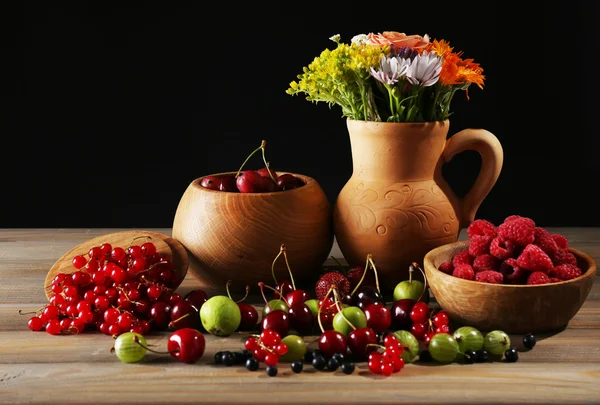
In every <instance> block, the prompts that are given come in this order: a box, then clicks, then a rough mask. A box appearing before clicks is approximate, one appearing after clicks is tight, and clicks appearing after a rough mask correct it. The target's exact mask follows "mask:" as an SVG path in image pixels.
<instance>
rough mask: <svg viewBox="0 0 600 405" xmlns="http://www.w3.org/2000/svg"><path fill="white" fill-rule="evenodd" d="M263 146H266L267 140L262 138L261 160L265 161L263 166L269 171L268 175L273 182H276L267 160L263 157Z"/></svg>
mask: <svg viewBox="0 0 600 405" xmlns="http://www.w3.org/2000/svg"><path fill="white" fill-rule="evenodd" d="M265 146H267V141H265V140H263V141H262V144H261V149H262V158H263V162H265V167H266V168H267V171H268V172H269V177H271V179H272V180H273V181H274V182H275V183H277V179H276V178H275V176H273V173H272V172H271V169H270V168H269V162H267V158H266V157H265Z"/></svg>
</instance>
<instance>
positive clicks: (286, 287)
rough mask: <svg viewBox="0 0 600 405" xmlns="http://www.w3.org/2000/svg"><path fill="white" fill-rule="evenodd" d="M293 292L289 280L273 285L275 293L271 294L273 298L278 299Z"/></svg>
mask: <svg viewBox="0 0 600 405" xmlns="http://www.w3.org/2000/svg"><path fill="white" fill-rule="evenodd" d="M293 290H294V287H293V286H292V282H291V281H290V280H282V281H280V282H278V283H276V284H275V291H276V292H274V294H273V297H274V298H276V299H277V298H280V297H285V296H287V295H288V294H289V293H290V292H292V291H293Z"/></svg>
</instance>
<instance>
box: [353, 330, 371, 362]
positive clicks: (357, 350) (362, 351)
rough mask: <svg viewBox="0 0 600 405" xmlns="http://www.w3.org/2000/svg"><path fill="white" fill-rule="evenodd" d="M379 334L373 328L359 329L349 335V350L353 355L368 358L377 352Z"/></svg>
mask: <svg viewBox="0 0 600 405" xmlns="http://www.w3.org/2000/svg"><path fill="white" fill-rule="evenodd" d="M377 343H378V339H377V333H376V331H374V330H373V329H372V328H369V327H365V328H357V329H355V330H353V331H352V332H350V333H349V334H348V348H349V349H350V352H352V354H354V355H356V356H358V357H360V358H366V357H367V356H368V355H369V353H371V352H373V351H375V350H377Z"/></svg>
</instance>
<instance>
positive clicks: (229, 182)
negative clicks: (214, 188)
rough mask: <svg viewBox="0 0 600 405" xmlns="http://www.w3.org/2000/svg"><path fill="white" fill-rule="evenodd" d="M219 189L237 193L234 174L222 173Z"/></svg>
mask: <svg viewBox="0 0 600 405" xmlns="http://www.w3.org/2000/svg"><path fill="white" fill-rule="evenodd" d="M219 191H227V192H230V193H237V192H238V191H239V190H238V188H237V181H236V179H235V176H232V175H229V174H224V175H222V176H221V183H220V184H219Z"/></svg>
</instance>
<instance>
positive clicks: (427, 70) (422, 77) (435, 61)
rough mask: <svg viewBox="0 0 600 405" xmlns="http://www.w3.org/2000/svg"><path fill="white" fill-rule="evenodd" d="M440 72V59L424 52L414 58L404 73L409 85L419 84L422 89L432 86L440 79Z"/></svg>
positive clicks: (431, 53) (435, 55) (433, 54)
mask: <svg viewBox="0 0 600 405" xmlns="http://www.w3.org/2000/svg"><path fill="white" fill-rule="evenodd" d="M441 71H442V58H441V57H440V56H439V55H437V54H435V53H433V52H427V51H424V52H423V53H422V54H421V55H417V56H415V58H414V59H413V61H412V63H411V64H410V66H409V67H408V71H407V72H406V78H407V79H408V81H409V82H410V83H411V84H420V85H421V86H423V87H428V86H433V85H434V84H435V83H437V81H438V80H439V78H440V72H441Z"/></svg>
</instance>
